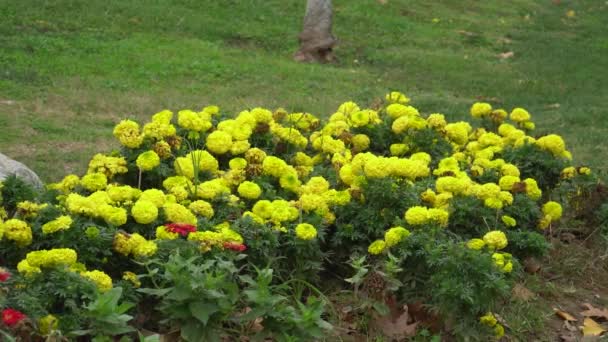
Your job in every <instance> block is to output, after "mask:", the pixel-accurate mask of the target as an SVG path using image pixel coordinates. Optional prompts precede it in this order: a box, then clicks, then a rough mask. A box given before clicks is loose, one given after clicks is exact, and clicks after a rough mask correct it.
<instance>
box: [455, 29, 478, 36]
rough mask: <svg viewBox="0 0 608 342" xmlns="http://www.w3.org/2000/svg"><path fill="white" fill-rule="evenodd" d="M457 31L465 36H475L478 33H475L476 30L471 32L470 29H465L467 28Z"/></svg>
mask: <svg viewBox="0 0 608 342" xmlns="http://www.w3.org/2000/svg"><path fill="white" fill-rule="evenodd" d="M456 32H458V33H460V34H461V35H463V36H467V37H475V36H476V35H477V33H475V32H469V31H465V30H458V31H456Z"/></svg>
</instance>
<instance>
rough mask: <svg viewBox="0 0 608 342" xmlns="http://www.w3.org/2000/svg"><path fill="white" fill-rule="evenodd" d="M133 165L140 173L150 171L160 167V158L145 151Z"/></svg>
mask: <svg viewBox="0 0 608 342" xmlns="http://www.w3.org/2000/svg"><path fill="white" fill-rule="evenodd" d="M135 164H137V167H138V168H139V169H140V170H142V171H150V170H152V169H154V168H155V167H157V166H158V165H160V157H159V156H158V154H156V152H154V151H146V152H144V153H142V154H140V155H139V156H138V157H137V160H136V161H135Z"/></svg>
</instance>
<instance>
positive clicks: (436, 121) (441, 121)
mask: <svg viewBox="0 0 608 342" xmlns="http://www.w3.org/2000/svg"><path fill="white" fill-rule="evenodd" d="M426 122H427V124H428V125H429V127H432V128H435V129H441V128H444V127H445V125H447V121H446V120H445V116H444V115H443V114H440V113H433V114H431V115H429V117H428V118H426Z"/></svg>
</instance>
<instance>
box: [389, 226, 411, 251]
mask: <svg viewBox="0 0 608 342" xmlns="http://www.w3.org/2000/svg"><path fill="white" fill-rule="evenodd" d="M409 235H410V231H409V230H407V229H405V228H403V227H401V226H397V227H392V228H390V229H389V230H387V231H386V232H385V233H384V241H385V242H386V246H387V247H393V246H395V245H396V244H398V243H399V242H401V241H403V239H405V238H407V237H408V236H409Z"/></svg>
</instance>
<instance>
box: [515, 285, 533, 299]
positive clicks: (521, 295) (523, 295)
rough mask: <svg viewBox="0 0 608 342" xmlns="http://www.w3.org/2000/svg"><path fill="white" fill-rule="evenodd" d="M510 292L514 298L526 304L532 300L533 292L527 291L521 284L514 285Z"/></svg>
mask: <svg viewBox="0 0 608 342" xmlns="http://www.w3.org/2000/svg"><path fill="white" fill-rule="evenodd" d="M511 292H512V294H513V297H514V298H516V299H519V300H521V301H524V302H527V301H529V300H530V299H532V298H534V292H532V291H530V290H528V289H527V288H526V287H525V286H523V285H521V284H515V286H513V290H512V291H511Z"/></svg>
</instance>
